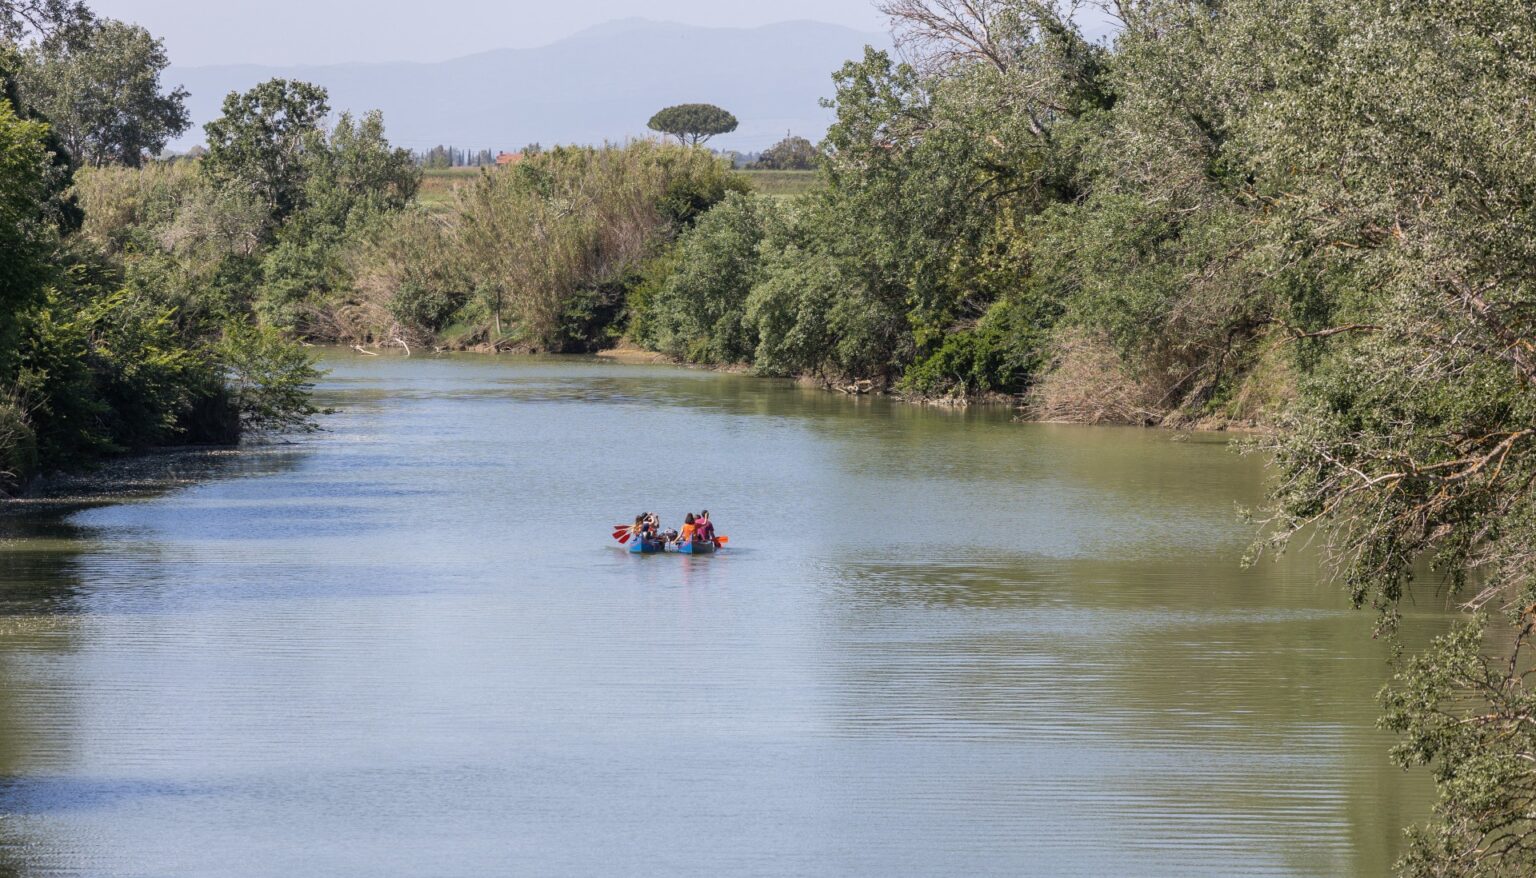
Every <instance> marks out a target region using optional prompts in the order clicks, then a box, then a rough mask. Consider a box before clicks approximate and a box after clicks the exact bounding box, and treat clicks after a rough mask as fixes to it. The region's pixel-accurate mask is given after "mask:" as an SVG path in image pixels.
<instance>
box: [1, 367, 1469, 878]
mask: <svg viewBox="0 0 1536 878" xmlns="http://www.w3.org/2000/svg"><path fill="white" fill-rule="evenodd" d="M333 366H334V371H333V373H332V375H331V377H330V378H329V379H328V381H327V383H326V385H325V387H324V391H325V393H326V395H327V398H326V402H327V404H331V405H337V406H338V407H340V408H342V409H343V411H342V413H341V414H339V415H337V416H336V417H334V418H333V419H331V420H330V421H329V426H330V428H331V432H330V433H328V434H326V435H323V436H320V437H317V438H315V439H312V440H305V441H304V442H302V443H299V444H298V445H296V446H293V447H292V448H290V449H288V450H287V451H282V452H275V453H273V454H272V455H271V456H270V457H266V458H263V457H260V456H258V457H256V458H249V459H248V458H239V457H237V458H234V460H235V461H236V462H235V463H232V464H230V465H231V466H232V467H234V469H233V470H227V471H217V470H216V471H211V472H208V473H206V474H204V475H203V476H202V477H201V478H198V479H194V480H189V481H186V482H184V483H182V484H183V486H182V487H180V488H178V489H177V490H174V491H172V492H170V493H160V494H155V493H153V492H142V493H140V494H137V495H135V496H133V497H131V498H129V502H116V503H111V504H107V505H85V506H77V507H72V508H71V511H69V512H68V514H67V515H66V516H65V517H64V518H62V519H59V518H55V519H51V520H49V519H43V520H39V519H36V518H15V517H13V518H11V519H9V520H0V528H5V529H6V530H5V531H4V533H5V534H6V536H5V537H3V538H0V589H3V590H0V810H3V811H4V813H5V814H6V815H8V816H7V819H4V820H0V858H6V857H8V858H9V860H8V861H6V860H3V859H0V872H4V871H7V870H9V871H13V872H16V873H18V874H27V875H30V874H38V875H42V874H57V873H73V874H154V875H203V874H210V873H218V874H228V875H251V876H266V875H286V874H335V875H374V874H380V873H391V874H483V873H496V872H502V871H508V870H509V868H510V869H511V870H513V871H526V872H530V873H533V874H541V875H545V874H547V875H581V874H625V875H717V874H758V875H808V874H826V875H889V874H927V875H955V874H966V875H987V874H994V875H1017V874H1036V873H1038V874H1051V875H1085V876H1086V875H1101V874H1107V873H1117V874H1118V873H1124V871H1125V867H1126V864H1127V863H1135V864H1136V866H1137V868H1136V870H1135V872H1136V874H1139V875H1170V876H1174V875H1177V876H1188V875H1213V876H1214V875H1222V876H1227V875H1332V874H1362V875H1365V874H1384V873H1385V871H1386V868H1387V864H1388V863H1389V862H1390V860H1391V858H1392V856H1393V854H1394V852H1395V851H1396V850H1397V847H1398V841H1397V839H1398V828H1399V826H1400V825H1401V824H1402V823H1404V822H1408V821H1409V820H1411V819H1415V818H1417V817H1418V816H1419V815H1422V814H1423V813H1425V812H1426V810H1427V807H1428V798H1427V789H1426V788H1425V784H1424V782H1423V778H1422V777H1416V776H1415V777H1408V776H1404V775H1402V774H1400V773H1398V772H1395V771H1394V770H1392V769H1391V768H1390V766H1389V765H1388V764H1387V761H1386V758H1385V749H1386V746H1387V741H1386V739H1385V738H1384V737H1382V736H1380V735H1379V734H1378V733H1376V732H1375V731H1374V730H1373V729H1372V722H1373V720H1374V716H1375V708H1374V706H1373V702H1372V700H1371V696H1372V693H1373V692H1374V691H1375V689H1376V688H1377V687H1378V686H1379V684H1380V682H1381V680H1382V678H1383V676H1384V674H1385V667H1384V660H1385V653H1384V651H1383V650H1382V649H1381V648H1380V647H1379V645H1377V644H1373V643H1372V642H1371V641H1370V640H1369V639H1368V638H1367V636H1366V632H1367V630H1368V628H1369V622H1370V620H1369V619H1368V618H1365V617H1363V616H1361V615H1360V614H1356V613H1354V612H1352V611H1350V610H1348V609H1347V608H1346V607H1345V606H1344V600H1343V597H1342V595H1340V594H1339V593H1338V591H1337V590H1336V589H1335V588H1334V587H1333V586H1330V585H1327V584H1323V583H1320V582H1319V581H1318V577H1317V575H1316V570H1315V567H1314V565H1313V562H1312V561H1311V559H1309V558H1307V557H1306V556H1305V555H1297V556H1293V557H1289V558H1287V559H1285V560H1284V561H1283V562H1282V563H1279V564H1264V565H1260V566H1259V567H1258V568H1255V569H1253V570H1249V571H1242V570H1241V569H1240V568H1239V567H1238V565H1237V559H1238V558H1239V557H1240V555H1241V554H1242V551H1243V549H1244V547H1245V546H1246V543H1247V540H1248V533H1247V531H1246V529H1245V528H1244V527H1243V526H1242V525H1240V524H1239V523H1237V522H1236V520H1235V517H1234V515H1233V510H1234V509H1235V507H1236V506H1237V505H1238V504H1252V503H1254V502H1256V501H1257V499H1258V498H1259V496H1260V494H1261V492H1262V485H1261V483H1260V472H1259V470H1258V462H1257V461H1254V460H1245V459H1239V458H1236V457H1234V456H1232V455H1231V454H1229V453H1228V452H1227V451H1226V450H1225V448H1224V447H1223V444H1222V441H1221V439H1220V438H1219V437H1216V438H1204V437H1201V438H1196V439H1194V440H1192V441H1187V442H1175V441H1171V440H1170V438H1169V437H1168V436H1167V435H1166V434H1158V433H1150V432H1141V431H1124V430H1094V429H1073V428H1057V427H1039V426H1026V425H1018V424H1013V423H1010V421H1009V416H1008V413H1007V412H996V411H969V412H951V411H943V410H925V409H919V408H914V407H903V406H896V405H893V404H891V403H890V402H889V401H886V400H869V399H850V398H845V397H840V396H837V395H833V394H826V393H822V392H820V391H814V390H810V389H806V388H800V387H797V386H795V385H793V384H789V383H786V382H766V381H759V380H756V379H751V378H748V377H744V376H722V375H714V374H710V373H704V372H695V371H687V370H676V369H662V368H651V367H644V368H641V367H624V366H617V365H613V364H606V363H600V362H596V361H586V360H550V359H544V360H516V359H510V358H509V359H506V360H500V361H498V360H493V359H487V358H444V359H421V358H418V359H413V360H410V361H404V360H400V359H381V360H377V361H375V360H371V359H370V360H362V359H359V358H350V357H345V356H342V357H338V358H336V359H335V360H334V361H333ZM257 461H264V462H257ZM702 505H707V506H709V507H710V508H711V509H712V510H714V512H715V514H716V519H717V521H718V522H719V524H720V526H721V529H722V531H723V532H725V533H728V534H730V535H731V536H732V538H733V548H732V549H731V550H730V551H729V552H726V553H723V554H721V555H718V556H714V557H701V558H681V557H643V558H635V557H631V556H629V555H627V554H625V553H623V552H622V551H620V550H619V549H618V548H617V547H616V546H613V545H611V544H604V539H605V533H606V530H607V527H608V525H611V524H613V523H616V522H617V521H618V520H619V519H620V518H622V517H623V516H624V515H632V514H633V513H634V512H637V511H640V510H641V509H659V510H662V511H664V513H666V514H667V515H668V516H669V518H672V519H674V520H675V518H676V516H677V515H678V514H679V513H680V512H681V510H683V509H690V508H692V509H696V508H698V507H699V506H702ZM1442 624H1443V619H1442V618H1440V617H1438V616H1436V615H1434V614H1433V613H1432V612H1429V610H1428V608H1426V609H1425V611H1424V612H1423V613H1422V615H1420V616H1416V617H1414V618H1412V619H1410V624H1409V636H1410V640H1412V638H1420V639H1422V638H1424V637H1427V636H1429V635H1430V634H1431V633H1432V632H1433V631H1435V630H1437V629H1438V628H1439V626H1440V625H1442ZM1410 645H1411V644H1410ZM514 864H515V865H514Z"/></svg>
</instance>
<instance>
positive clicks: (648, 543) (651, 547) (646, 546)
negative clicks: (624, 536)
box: [629, 539, 667, 555]
mask: <svg viewBox="0 0 1536 878" xmlns="http://www.w3.org/2000/svg"><path fill="white" fill-rule="evenodd" d="M666 550H667V544H666V542H665V541H663V540H645V539H634V540H631V541H630V543H629V553H630V554H631V555H656V554H659V553H661V552H665V551H666Z"/></svg>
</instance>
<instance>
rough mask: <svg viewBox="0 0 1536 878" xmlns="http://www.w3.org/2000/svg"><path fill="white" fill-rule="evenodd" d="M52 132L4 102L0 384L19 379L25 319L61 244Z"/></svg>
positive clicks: (0, 110)
mask: <svg viewBox="0 0 1536 878" xmlns="http://www.w3.org/2000/svg"><path fill="white" fill-rule="evenodd" d="M47 133H48V128H47V126H46V125H44V124H43V123H41V122H32V121H27V120H24V119H21V118H19V117H18V116H17V114H16V111H15V109H14V107H13V106H12V104H11V102H10V101H8V100H4V99H3V98H0V253H3V254H4V255H3V257H0V314H4V315H5V317H6V319H5V320H4V321H0V382H3V381H7V380H10V379H12V378H13V377H14V368H15V361H14V356H15V351H16V346H17V343H18V341H19V336H20V332H21V320H20V319H19V318H20V316H21V315H23V314H25V313H26V311H27V310H28V309H29V308H31V307H32V306H34V305H36V304H38V303H39V302H40V300H41V296H42V290H43V285H44V283H45V282H46V281H47V279H48V277H49V275H50V269H49V257H50V256H51V255H52V253H53V249H54V246H55V243H56V234H55V230H54V228H53V227H52V225H51V224H50V223H48V222H47V216H46V212H45V204H46V201H47V198H48V194H49V192H48V189H49V170H50V161H49V156H48V150H47Z"/></svg>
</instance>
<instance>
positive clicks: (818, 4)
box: [89, 0, 1104, 66]
mask: <svg viewBox="0 0 1536 878" xmlns="http://www.w3.org/2000/svg"><path fill="white" fill-rule="evenodd" d="M89 3H90V6H91V7H92V8H94V9H95V10H96V11H97V12H98V13H100V14H101V15H104V16H107V17H109V18H120V19H123V20H125V21H131V22H135V23H137V24H141V25H143V26H145V27H147V28H149V30H150V31H151V32H152V33H154V34H155V35H156V36H158V37H161V38H163V39H164V40H165V43H166V48H167V49H168V50H169V51H170V55H171V61H172V63H174V64H181V65H189V66H197V65H204V64H240V63H255V64H334V63H338V62H344V61H443V60H446V59H448V58H456V57H459V56H461V55H468V54H471V53H474V52H481V51H485V50H487V49H508V48H527V47H531V46H542V45H545V44H548V43H551V42H554V41H555V40H558V39H560V38H561V37H565V36H569V35H570V34H573V33H575V32H577V31H579V30H582V29H583V28H588V27H591V26H593V25H596V24H602V23H604V22H607V21H613V20H614V19H618V18H631V17H644V18H652V19H659V20H663V21H678V22H682V23H684V24H694V25H705V26H714V27H751V26H755V25H761V24H771V23H774V22H780V21H792V20H795V19H811V20H814V21H825V22H830V23H833V24H842V25H847V26H849V27H853V28H858V29H859V30H865V31H878V32H884V31H885V30H886V22H885V19H884V17H883V16H882V15H880V13H879V12H877V11H876V10H875V7H874V0H768V2H764V0H751V2H748V0H647V2H635V0H489V2H487V0H260V2H254V0H89ZM1084 25H1085V28H1086V29H1088V30H1089V31H1090V33H1096V32H1102V31H1103V29H1104V27H1103V25H1102V24H1101V23H1099V22H1095V21H1085V22H1084Z"/></svg>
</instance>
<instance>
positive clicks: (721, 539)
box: [715, 537, 731, 546]
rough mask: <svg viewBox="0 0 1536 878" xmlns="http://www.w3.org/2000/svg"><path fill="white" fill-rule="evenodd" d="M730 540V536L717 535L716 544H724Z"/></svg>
mask: <svg viewBox="0 0 1536 878" xmlns="http://www.w3.org/2000/svg"><path fill="white" fill-rule="evenodd" d="M730 541H731V538H730V537H715V545H717V546H723V545H725V544H726V543H728V542H730Z"/></svg>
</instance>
